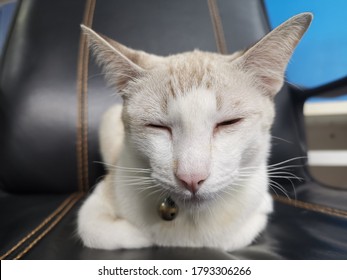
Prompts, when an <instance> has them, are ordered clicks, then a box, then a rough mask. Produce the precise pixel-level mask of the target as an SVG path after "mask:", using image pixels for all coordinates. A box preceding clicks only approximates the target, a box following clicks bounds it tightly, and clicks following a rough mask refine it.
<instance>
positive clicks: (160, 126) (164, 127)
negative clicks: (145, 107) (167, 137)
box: [147, 123, 171, 134]
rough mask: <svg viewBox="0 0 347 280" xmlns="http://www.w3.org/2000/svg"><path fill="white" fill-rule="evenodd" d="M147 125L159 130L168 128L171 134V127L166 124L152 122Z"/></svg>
mask: <svg viewBox="0 0 347 280" xmlns="http://www.w3.org/2000/svg"><path fill="white" fill-rule="evenodd" d="M147 127H149V128H153V129H157V130H166V131H168V132H170V134H171V128H170V127H168V126H165V125H161V124H153V123H150V124H147Z"/></svg>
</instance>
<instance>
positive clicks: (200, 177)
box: [176, 173, 208, 194]
mask: <svg viewBox="0 0 347 280" xmlns="http://www.w3.org/2000/svg"><path fill="white" fill-rule="evenodd" d="M176 177H177V179H178V180H179V181H180V182H181V183H182V185H183V186H184V187H185V188H186V189H187V190H188V191H190V192H191V193H192V194H196V193H197V191H198V190H199V189H200V187H201V185H202V183H203V182H204V181H205V180H206V179H207V177H208V174H204V173H200V174H199V173H197V174H180V173H177V174H176Z"/></svg>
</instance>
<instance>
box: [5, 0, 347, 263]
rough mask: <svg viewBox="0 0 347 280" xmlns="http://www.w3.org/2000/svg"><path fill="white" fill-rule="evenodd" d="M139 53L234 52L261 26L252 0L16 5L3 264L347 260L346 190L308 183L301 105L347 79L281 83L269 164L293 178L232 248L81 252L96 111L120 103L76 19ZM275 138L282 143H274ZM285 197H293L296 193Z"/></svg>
mask: <svg viewBox="0 0 347 280" xmlns="http://www.w3.org/2000/svg"><path fill="white" fill-rule="evenodd" d="M82 22H83V23H84V24H86V25H89V26H90V25H92V26H93V28H94V29H95V30H96V31H98V32H101V33H103V34H105V35H107V36H109V37H111V38H115V39H116V40H118V41H120V42H122V43H124V44H126V45H128V46H131V47H133V48H137V49H144V50H146V51H148V52H152V53H156V54H160V55H167V54H170V53H176V52H181V51H187V50H192V49H194V48H200V49H202V50H208V51H220V52H223V53H225V52H227V51H229V52H233V51H235V50H238V49H242V48H245V47H247V46H249V45H250V44H252V43H254V42H255V41H257V40H258V39H260V38H261V37H262V36H263V35H264V34H266V33H267V32H268V31H269V25H268V21H267V15H266V11H265V9H264V5H263V3H262V1H260V0H232V1H231V0H218V1H215V0H211V1H202V0H189V1H185V0H175V1H171V0H146V1H143V0H117V1H114V0H103V1H97V2H96V3H95V1H94V0H74V1H69V0H60V1H47V0H25V1H21V2H20V3H19V5H18V10H17V13H16V16H15V19H14V22H13V25H12V28H11V30H10V33H9V37H8V40H7V43H6V47H5V50H4V52H3V54H2V60H1V66H0V67H1V68H0V217H1V219H0V255H1V259H13V258H15V259H346V258H347V191H346V190H341V189H334V188H332V187H328V186H324V185H321V184H319V183H317V182H315V181H314V180H313V179H312V178H311V176H310V175H309V172H308V170H307V167H306V166H305V163H306V159H305V158H304V157H305V156H306V144H305V133H304V126H303V113H302V109H303V103H304V101H305V99H306V98H307V97H309V96H312V95H317V94H323V95H329V94H330V95H331V94H341V93H345V92H347V80H346V79H344V80H341V81H338V82H335V83H332V84H330V85H326V86H324V87H321V88H319V89H314V90H307V91H305V90H297V89H295V88H292V87H290V86H289V85H285V86H284V87H283V89H282V91H281V93H280V94H279V95H278V98H277V99H276V105H277V119H276V123H275V125H274V128H273V135H274V137H276V138H274V141H273V142H274V145H273V151H272V157H271V163H278V162H281V161H284V160H287V159H290V158H294V157H298V159H297V160H296V161H293V164H295V165H302V167H299V168H293V169H292V170H291V171H290V172H292V173H294V174H295V175H297V176H299V177H302V178H303V180H302V181H294V184H295V194H294V192H293V187H292V186H291V184H290V182H288V181H283V182H278V183H281V184H282V185H283V187H284V188H285V189H286V190H287V192H288V195H289V196H290V197H291V199H288V198H287V197H285V196H284V195H283V193H278V196H276V195H274V200H275V212H274V214H273V215H272V216H271V218H270V223H269V225H268V227H267V229H266V231H265V232H264V233H263V234H262V235H261V236H260V237H259V238H258V239H257V240H256V242H255V243H254V244H252V245H251V246H249V247H247V248H245V249H243V250H240V251H236V252H231V253H229V252H223V251H221V250H218V249H208V248H201V249H191V248H156V247H154V248H149V249H141V250H118V251H103V250H92V249H88V248H84V247H83V246H82V244H81V242H80V241H79V240H78V238H77V236H76V230H75V228H76V212H77V210H78V208H79V206H80V204H81V202H82V200H83V199H84V196H85V194H86V193H88V190H89V189H90V188H91V187H93V186H94V185H95V184H96V182H97V181H98V179H99V178H100V177H101V176H102V175H103V174H104V170H103V167H102V165H101V164H98V163H96V162H97V161H98V160H99V158H100V155H99V153H98V139H97V129H98V125H99V122H100V117H101V115H102V112H104V111H105V110H106V109H107V108H108V107H109V106H110V105H111V104H112V103H115V102H120V100H119V99H117V98H115V97H114V96H113V95H112V91H111V90H110V89H109V88H107V87H106V85H105V82H104V80H103V77H102V75H101V74H100V69H99V68H98V67H97V66H96V65H95V64H94V61H93V60H89V53H88V49H87V46H86V41H85V38H84V37H81V32H80V28H79V25H80V23H82ZM279 138H283V139H286V140H287V141H286V142H284V141H281V140H279ZM294 195H295V196H296V198H294Z"/></svg>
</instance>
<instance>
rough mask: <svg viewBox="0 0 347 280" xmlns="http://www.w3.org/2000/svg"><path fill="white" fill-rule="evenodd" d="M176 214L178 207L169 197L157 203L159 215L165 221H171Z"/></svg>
mask: <svg viewBox="0 0 347 280" xmlns="http://www.w3.org/2000/svg"><path fill="white" fill-rule="evenodd" d="M177 214H178V207H177V205H176V203H175V201H173V200H172V199H171V197H167V198H165V199H164V200H163V201H162V202H161V203H160V205H159V215H160V217H161V218H162V219H163V220H165V221H172V220H173V219H175V218H176V216H177Z"/></svg>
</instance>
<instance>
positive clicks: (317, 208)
mask: <svg viewBox="0 0 347 280" xmlns="http://www.w3.org/2000/svg"><path fill="white" fill-rule="evenodd" d="M273 198H274V200H276V201H278V202H281V203H284V204H287V205H290V206H294V207H297V208H302V209H306V210H310V211H314V212H319V213H323V214H327V215H332V216H336V217H342V218H347V211H344V210H340V209H335V208H331V207H327V206H323V205H319V204H313V203H309V202H304V201H300V200H291V199H288V198H287V197H283V196H273Z"/></svg>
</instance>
